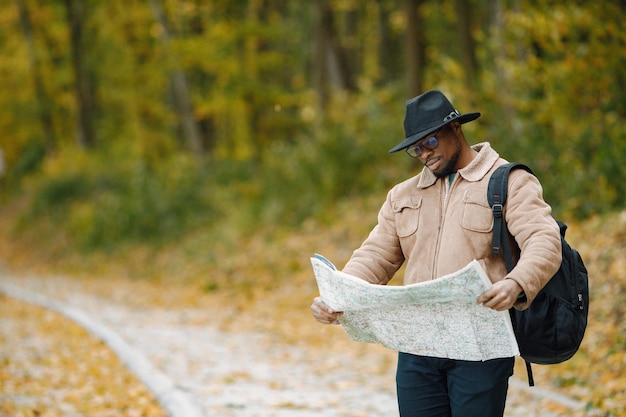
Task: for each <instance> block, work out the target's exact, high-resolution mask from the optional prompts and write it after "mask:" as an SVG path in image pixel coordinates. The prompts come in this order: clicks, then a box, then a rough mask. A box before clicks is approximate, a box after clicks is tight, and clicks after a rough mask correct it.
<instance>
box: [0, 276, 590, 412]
mask: <svg viewBox="0 0 626 417" xmlns="http://www.w3.org/2000/svg"><path fill="white" fill-rule="evenodd" d="M0 275H1V274H0ZM64 282H66V281H63V280H55V281H54V284H51V283H50V281H49V280H47V281H44V280H40V279H36V278H31V279H28V280H25V279H20V280H15V279H13V280H12V279H11V278H10V277H8V276H0V292H4V293H5V294H7V295H8V296H11V297H14V298H19V299H22V300H25V301H27V302H29V303H34V304H38V305H42V306H44V307H46V308H49V309H53V310H57V311H59V312H61V313H63V314H64V315H66V316H67V317H68V318H70V319H72V320H74V321H76V322H78V323H79V324H80V325H81V326H83V327H85V328H87V329H88V330H89V331H90V332H91V333H92V334H94V335H96V336H97V337H98V338H101V339H103V340H104V341H105V342H106V343H107V344H108V345H109V346H110V348H111V349H113V350H114V351H115V352H116V354H117V355H118V356H119V357H120V359H121V360H122V362H123V363H125V364H126V366H127V367H128V368H129V369H130V370H131V371H132V372H133V373H135V374H136V375H137V376H138V377H139V379H141V380H142V381H143V382H144V384H145V385H146V386H147V387H148V388H149V389H150V390H151V391H152V392H153V393H154V395H155V396H156V397H157V400H158V401H159V402H160V403H161V405H162V406H163V408H164V409H165V410H166V412H167V413H168V414H169V415H170V416H172V417H196V416H198V417H200V416H206V417H208V416H220V417H230V416H236V417H252V416H255V417H256V416H259V417H260V416H263V417H265V416H273V417H313V416H316V417H317V416H321V415H323V416H325V417H361V416H363V417H365V416H371V417H376V416H381V417H383V416H384V417H393V416H397V415H398V414H397V410H396V400H395V393H394V367H395V364H394V363H393V361H390V360H389V357H390V356H389V354H387V353H385V354H378V353H380V352H379V351H377V348H376V347H373V348H371V349H370V348H367V349H364V348H361V347H358V348H357V347H355V349H354V351H351V350H346V351H347V352H349V353H346V354H341V355H337V354H333V355H328V353H327V352H326V351H324V350H323V349H320V348H319V347H318V348H312V347H307V346H294V345H293V344H285V343H283V342H282V341H281V340H277V339H276V337H275V336H271V335H266V334H261V333H250V332H245V333H243V332H242V333H226V332H223V331H220V330H218V328H217V327H216V325H215V324H214V323H213V321H212V318H211V316H210V314H211V313H210V311H209V310H204V309H202V310H201V309H195V310H176V311H172V310H164V309H162V308H143V309H138V308H129V307H127V306H124V305H120V304H115V303H113V302H112V301H111V300H105V299H103V298H97V297H94V296H93V295H89V294H86V293H84V292H80V291H78V290H77V289H76V288H73V287H67V286H66V287H65V288H61V287H60V286H59V285H60V284H59V283H64ZM63 285H65V284H63ZM356 345H359V344H355V346H356ZM15 348H16V349H19V347H15ZM381 349H382V348H381ZM523 377H524V376H520V379H517V377H514V378H513V379H512V382H511V384H512V388H511V390H510V395H509V401H508V406H507V412H506V416H507V417H534V416H536V417H553V416H566V415H567V416H583V415H585V416H587V415H591V414H589V412H585V411H583V410H582V407H583V404H581V403H580V402H577V401H574V400H571V399H568V398H567V397H564V396H562V395H559V394H558V393H555V392H552V391H547V390H545V389H542V388H533V389H532V390H530V389H528V388H527V387H526V386H525V381H524V380H523Z"/></svg>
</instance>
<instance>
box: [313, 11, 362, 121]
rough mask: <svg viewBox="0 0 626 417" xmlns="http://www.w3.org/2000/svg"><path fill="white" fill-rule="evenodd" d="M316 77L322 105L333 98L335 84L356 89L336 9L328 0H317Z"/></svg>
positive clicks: (336, 86) (324, 105)
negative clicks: (336, 21) (336, 23)
mask: <svg viewBox="0 0 626 417" xmlns="http://www.w3.org/2000/svg"><path fill="white" fill-rule="evenodd" d="M315 4H316V6H317V7H316V22H315V58H314V65H315V67H314V74H315V75H314V78H315V86H316V90H317V93H318V102H319V105H320V107H321V108H322V109H325V108H326V105H327V103H328V101H329V99H330V90H331V87H335V88H337V89H340V90H354V83H353V77H352V73H351V71H350V70H349V68H348V60H347V56H346V54H345V51H344V50H343V49H342V48H341V46H340V45H339V42H338V41H337V35H336V31H335V28H334V18H333V11H332V9H331V7H330V5H329V3H328V0H316V1H315Z"/></svg>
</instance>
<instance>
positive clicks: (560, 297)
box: [487, 163, 589, 386]
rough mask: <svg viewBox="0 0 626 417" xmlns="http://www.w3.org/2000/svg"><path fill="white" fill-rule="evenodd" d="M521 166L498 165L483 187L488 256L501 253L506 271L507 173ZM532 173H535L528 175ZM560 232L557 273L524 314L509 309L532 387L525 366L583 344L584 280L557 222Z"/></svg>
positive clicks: (567, 354)
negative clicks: (489, 215)
mask: <svg viewBox="0 0 626 417" xmlns="http://www.w3.org/2000/svg"><path fill="white" fill-rule="evenodd" d="M515 168H520V169H524V170H526V171H528V172H530V173H531V174H532V173H533V172H532V171H531V169H530V168H528V167H527V166H526V165H523V164H519V163H508V164H505V165H502V166H500V167H498V168H497V169H496V170H495V172H494V173H493V175H492V176H491V178H490V179H489V186H488V189H487V200H488V202H489V205H490V206H491V209H492V211H493V244H492V253H494V254H499V253H502V254H503V256H504V260H505V262H506V268H507V271H509V272H510V271H511V270H512V269H513V267H514V263H513V257H512V255H511V248H510V243H509V242H510V241H509V234H508V230H507V227H506V222H505V221H504V216H503V212H502V209H503V206H504V204H505V203H506V197H507V192H508V180H509V172H510V171H511V170H512V169H515ZM533 175H534V174H533ZM556 222H557V223H558V225H559V228H560V231H561V245H562V248H563V249H562V252H563V253H562V261H561V267H560V268H559V270H558V272H557V273H556V274H555V275H554V276H553V277H552V278H551V279H550V281H549V282H548V284H546V286H545V287H544V288H543V289H542V290H541V291H540V292H539V294H538V295H537V297H536V298H535V299H534V300H533V302H532V303H531V305H530V307H528V309H526V310H524V311H518V310H515V309H514V308H511V309H510V310H509V312H510V314H511V321H512V324H513V330H514V332H515V337H516V339H517V344H518V346H519V349H520V354H521V356H522V358H523V359H524V361H525V362H526V370H527V372H528V384H529V385H530V386H533V385H534V380H533V376H532V369H531V366H530V364H531V363H536V364H542V365H550V364H556V363H561V362H564V361H566V360H568V359H570V358H571V357H572V356H574V354H575V353H576V351H578V348H579V347H580V343H581V342H582V340H583V336H584V334H585V329H586V327H587V315H588V313H589V277H588V275H587V268H585V264H584V263H583V260H582V258H581V257H580V254H579V253H578V252H577V251H576V249H574V248H572V247H571V246H570V245H569V244H568V243H567V242H566V241H565V231H566V230H567V226H566V225H565V224H564V223H562V222H560V221H558V220H556Z"/></svg>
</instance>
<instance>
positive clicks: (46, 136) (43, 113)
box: [15, 0, 56, 150]
mask: <svg viewBox="0 0 626 417" xmlns="http://www.w3.org/2000/svg"><path fill="white" fill-rule="evenodd" d="M15 4H16V6H17V9H18V11H19V25H20V29H21V31H22V34H23V36H24V41H25V43H26V46H27V51H28V58H29V63H30V71H31V76H32V80H33V86H34V93H35V97H34V100H35V101H36V102H37V115H38V119H39V123H40V128H41V137H42V140H43V141H44V143H45V146H46V148H47V149H49V150H54V149H55V147H56V140H55V137H54V125H53V120H52V112H51V110H50V107H51V105H52V99H51V98H50V97H49V95H48V93H47V91H46V88H45V86H44V81H43V77H44V75H43V68H42V64H41V57H40V53H39V51H38V49H37V47H36V45H35V39H34V33H33V24H32V20H31V17H30V13H29V10H28V7H27V5H26V3H25V2H24V0H15Z"/></svg>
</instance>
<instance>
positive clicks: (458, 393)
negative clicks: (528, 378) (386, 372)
mask: <svg viewBox="0 0 626 417" xmlns="http://www.w3.org/2000/svg"><path fill="white" fill-rule="evenodd" d="M514 363H515V358H504V359H493V360H489V361H485V362H472V361H458V360H452V359H441V358H431V357H427V356H416V355H411V354H408V353H400V354H399V356H398V369H397V373H396V388H397V393H398V407H399V409H400V417H502V416H503V414H504V406H505V403H506V394H507V391H508V388H509V377H510V376H511V375H513V365H514Z"/></svg>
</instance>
